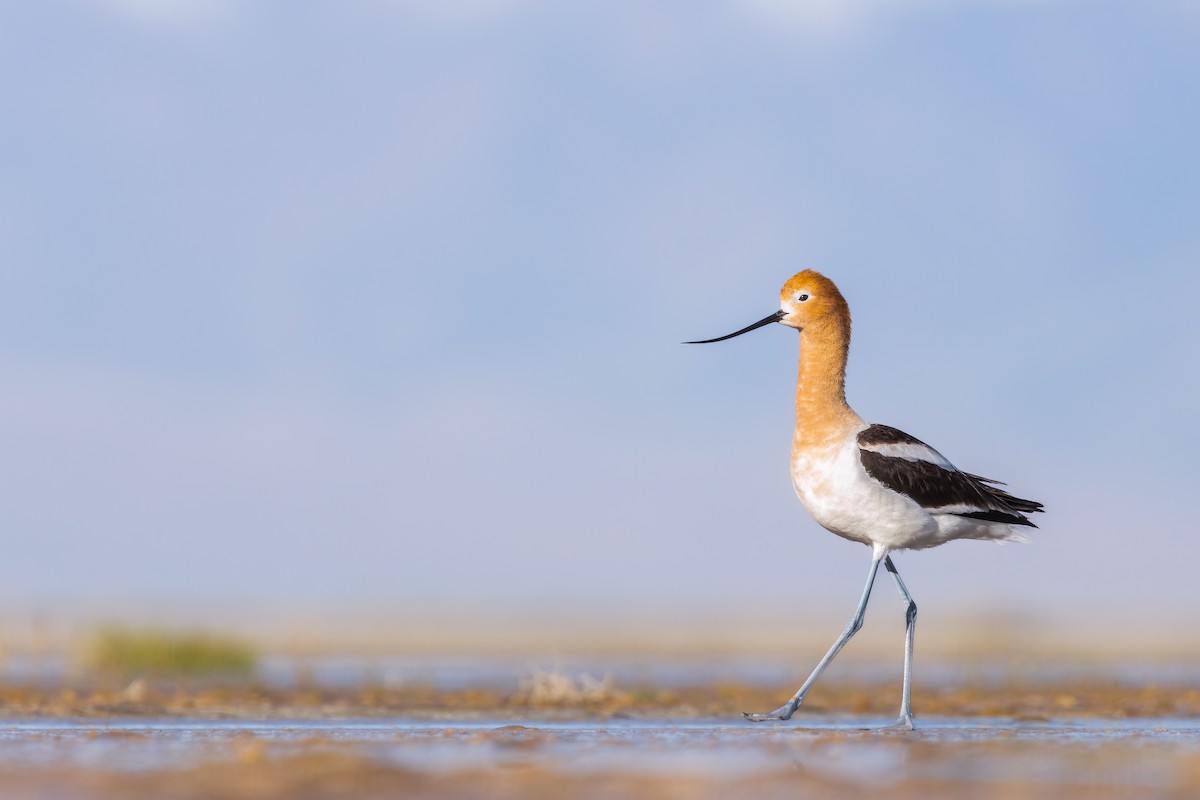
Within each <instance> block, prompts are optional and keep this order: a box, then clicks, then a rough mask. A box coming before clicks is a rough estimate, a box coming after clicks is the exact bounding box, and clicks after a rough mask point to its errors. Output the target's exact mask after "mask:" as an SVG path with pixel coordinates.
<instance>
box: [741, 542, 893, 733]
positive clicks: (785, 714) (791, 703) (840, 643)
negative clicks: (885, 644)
mask: <svg viewBox="0 0 1200 800" xmlns="http://www.w3.org/2000/svg"><path fill="white" fill-rule="evenodd" d="M884 558H885V554H884V553H877V554H875V555H873V556H872V558H871V571H870V572H869V573H868V574H867V585H866V587H865V588H864V589H863V593H862V599H861V600H859V601H858V608H857V609H856V610H855V612H854V619H852V620H850V624H849V625H847V626H846V629H845V630H844V631H842V635H841V636H839V637H838V638H837V641H836V642H834V643H833V647H831V648H829V652H828V653H826V654H825V657H824V658H822V659H821V662H820V663H819V664H817V668H816V669H814V670H813V671H812V674H811V675H809V676H808V680H806V681H805V682H804V685H803V686H801V687H800V690H799V691H797V692H796V693H795V694H794V695H792V699H791V700H788V701H787V702H786V703H784V704H783V705H781V706H780V707H779V708H777V709H775V710H774V711H772V712H771V713H769V714H749V713H747V714H746V715H745V716H746V719H749V720H753V721H754V722H763V721H765V720H768V719H791V717H792V714H795V713H796V709H797V708H799V707H800V704H801V703H803V702H804V696H805V695H806V694H808V690H809V689H811V688H812V685H813V684H814V683H816V681H817V678H818V677H820V675H821V673H822V672H824V671H825V668H826V667H827V666H829V662H831V661H833V659H834V657H835V656H836V655H837V654H838V653H839V652H841V649H842V648H843V647H845V646H846V642H848V641H850V637H851V636H853V635H854V634H856V633H858V629H859V628H861V627H862V624H863V615H864V614H866V613H867V600H869V599H870V598H871V586H872V585H873V584H874V583H875V573H876V572H878V571H879V562H880V561H882V560H883V559H884Z"/></svg>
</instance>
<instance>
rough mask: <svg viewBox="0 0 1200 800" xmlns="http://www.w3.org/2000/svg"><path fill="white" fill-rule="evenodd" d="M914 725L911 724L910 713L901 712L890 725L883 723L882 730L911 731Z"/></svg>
mask: <svg viewBox="0 0 1200 800" xmlns="http://www.w3.org/2000/svg"><path fill="white" fill-rule="evenodd" d="M915 727H916V726H915V725H914V724H913V715H912V714H901V715H900V719H898V720H896V721H895V722H893V723H892V724H891V725H884V726H883V728H882V730H885V731H911V730H913V729H914V728H915Z"/></svg>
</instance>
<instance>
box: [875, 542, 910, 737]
mask: <svg viewBox="0 0 1200 800" xmlns="http://www.w3.org/2000/svg"><path fill="white" fill-rule="evenodd" d="M883 565H884V566H885V567H887V571H888V572H890V573H892V580H893V581H895V582H896V589H897V590H899V592H900V599H901V600H903V601H904V605H905V611H904V621H905V631H904V689H903V691H902V693H901V695H900V718H899V719H897V720H896V722H895V724H894V725H892V726H891V727H893V728H903V729H905V730H910V731H911V730H912V729H913V715H912V706H911V704H910V703H911V700H912V659H913V636H914V634H915V633H916V628H917V604H916V603H914V602H913V599H912V595H911V594H909V593H908V587H907V586H905V585H904V581H903V580H901V578H900V573H899V572H898V571H897V570H896V565H895V564H893V563H892V557H891V556H887V557H886V558H885V559H884V560H883Z"/></svg>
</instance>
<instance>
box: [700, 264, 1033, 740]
mask: <svg viewBox="0 0 1200 800" xmlns="http://www.w3.org/2000/svg"><path fill="white" fill-rule="evenodd" d="M773 322H779V323H782V324H784V325H787V326H788V327H789V328H796V329H797V330H799V331H800V374H799V377H798V379H797V381H796V429H795V432H794V433H793V434H792V485H793V486H794V487H795V489H796V494H797V495H799V497H800V501H801V502H802V503H804V507H805V508H807V509H808V512H809V513H810V514H812V516H813V519H815V520H816V521H817V522H818V523H819V524H820V525H821V526H822V527H824V528H826V529H827V530H829V531H832V532H833V533H836V534H837V535H838V536H842V537H844V538H846V539H850V540H851V541H855V542H861V543H863V544H866V545H870V547H871V570H870V572H868V573H867V585H866V588H864V589H863V593H862V598H861V599H860V600H859V601H858V608H857V609H855V611H854V618H853V619H851V620H850V624H849V625H847V626H846V629H845V630H844V631H842V634H841V636H839V637H838V638H837V641H835V642H834V643H833V646H832V647H831V648H829V652H827V653H826V654H825V657H824V658H822V659H821V661H820V662H819V663H818V664H817V666H816V669H814V670H813V671H812V674H811V675H809V676H808V680H806V681H805V682H804V685H803V686H801V687H800V689H799V691H797V692H796V694H794V695H793V696H792V699H790V700H788V701H787V702H786V703H784V704H783V705H782V706H780V707H779V708H777V709H775V710H774V711H772V712H770V713H769V714H746V716H747V717H748V718H749V719H752V720H755V721H760V722H761V721H763V720H768V719H789V718H790V717H791V716H792V714H794V713H795V711H796V709H797V708H799V707H800V704H801V703H802V702H803V701H804V696H805V695H806V694H808V690H809V689H810V688H812V685H813V683H814V682H816V680H817V677H818V676H820V674H821V673H822V671H824V669H825V668H826V667H827V666H829V662H831V661H833V659H834V657H835V656H836V655H837V654H838V652H839V651H841V649H842V648H843V647H844V646H845V645H846V642H848V641H850V637H852V636H853V635H854V634H855V633H857V632H858V630H859V628H861V627H862V623H863V614H864V613H865V612H866V610H867V600H868V599H869V598H870V596H871V586H872V585H873V584H874V583H875V574H876V573H877V572H878V571H879V565H880V563H882V564H883V565H884V566H885V567H886V568H887V571H888V572H890V573H891V575H892V579H893V580H894V581H895V583H896V588H897V589H898V590H899V591H900V597H901V599H902V600H903V601H904V603H905V605H906V606H907V610H906V613H905V623H906V630H905V637H904V688H903V691H902V694H901V700H900V718H899V719H898V720H897V721H896V723H895V725H894V727H898V728H907V729H910V730H911V729H912V727H913V715H912V708H911V706H910V698H911V693H912V655H913V632H914V630H915V627H916V621H917V604H916V603H914V602H913V599H912V596H911V595H910V594H909V593H908V589H907V587H905V585H904V581H902V580H901V579H900V573H899V572H897V571H896V565H895V564H893V563H892V558H891V555H890V553H891V552H892V551H893V550H903V549H911V550H920V549H923V548H926V547H933V546H935V545H939V544H942V543H944V542H948V541H950V540H952V539H990V540H993V541H1024V540H1025V537H1024V536H1023V535H1021V533H1020V532H1018V530H1017V529H1016V528H1015V527H1014V526H1028V527H1031V528H1034V527H1037V526H1036V525H1034V524H1033V523H1032V522H1030V521H1029V518H1028V517H1026V516H1025V515H1026V514H1029V513H1032V512H1034V511H1041V510H1042V504H1041V503H1038V502H1035V501H1033V500H1022V499H1021V498H1019V497H1014V496H1013V495H1011V494H1009V493H1008V492H1006V491H1004V490H1002V489H999V488H997V486H998V485H999V486H1003V485H1004V484H1002V483H1000V482H999V481H994V480H992V479H991V478H981V477H980V476H978V475H972V474H970V473H969V472H962V471H960V470H959V469H957V468H956V467H955V466H954V465H953V464H951V463H950V462H949V461H947V460H946V458H945V457H944V456H943V455H942V454H941V453H939V452H938V451H936V450H934V449H933V448H932V447H930V446H929V445H927V444H925V443H924V442H922V441H921V440H920V439H916V438H914V437H912V436H909V435H908V434H907V433H904V432H903V431H899V430H896V429H895V428H890V427H888V426H887V425H871V424H869V423H867V422H865V421H863V419H862V417H860V416H858V414H855V413H854V411H853V410H852V409H851V408H850V406H849V405H847V403H846V389H845V386H846V356H847V354H848V352H849V349H850V307H849V306H848V305H847V304H846V300H845V298H843V297H842V293H841V292H839V291H838V288H837V287H836V286H834V284H833V281H831V280H829V279H828V278H826V277H825V276H824V275H821V274H820V273H818V272H814V271H812V270H805V271H803V272H799V273H797V274H796V275H793V276H792V278H791V279H790V280H789V281H788V282H787V283H785V284H784V285H783V289H782V291H781V292H780V310H779V311H776V312H775V313H773V314H771V315H770V316H769V317H766V318H764V319H760V320H759V321H758V322H756V323H754V324H753V325H750V326H748V327H745V328H742V329H741V330H740V331H736V332H734V333H731V334H729V335H727V336H721V337H719V338H716V339H705V340H703V341H699V342H687V344H708V343H710V342H721V341H724V340H725V339H732V338H733V337H734V336H741V335H742V334H743V333H748V332H750V331H752V330H754V329H756V328H761V327H763V326H764V325H770V324H771V323H773Z"/></svg>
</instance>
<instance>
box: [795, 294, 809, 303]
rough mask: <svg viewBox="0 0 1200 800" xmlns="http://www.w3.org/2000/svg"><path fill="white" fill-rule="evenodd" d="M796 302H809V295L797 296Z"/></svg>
mask: <svg viewBox="0 0 1200 800" xmlns="http://www.w3.org/2000/svg"><path fill="white" fill-rule="evenodd" d="M796 302H797V303H806V302H808V295H807V294H798V295H796Z"/></svg>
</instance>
